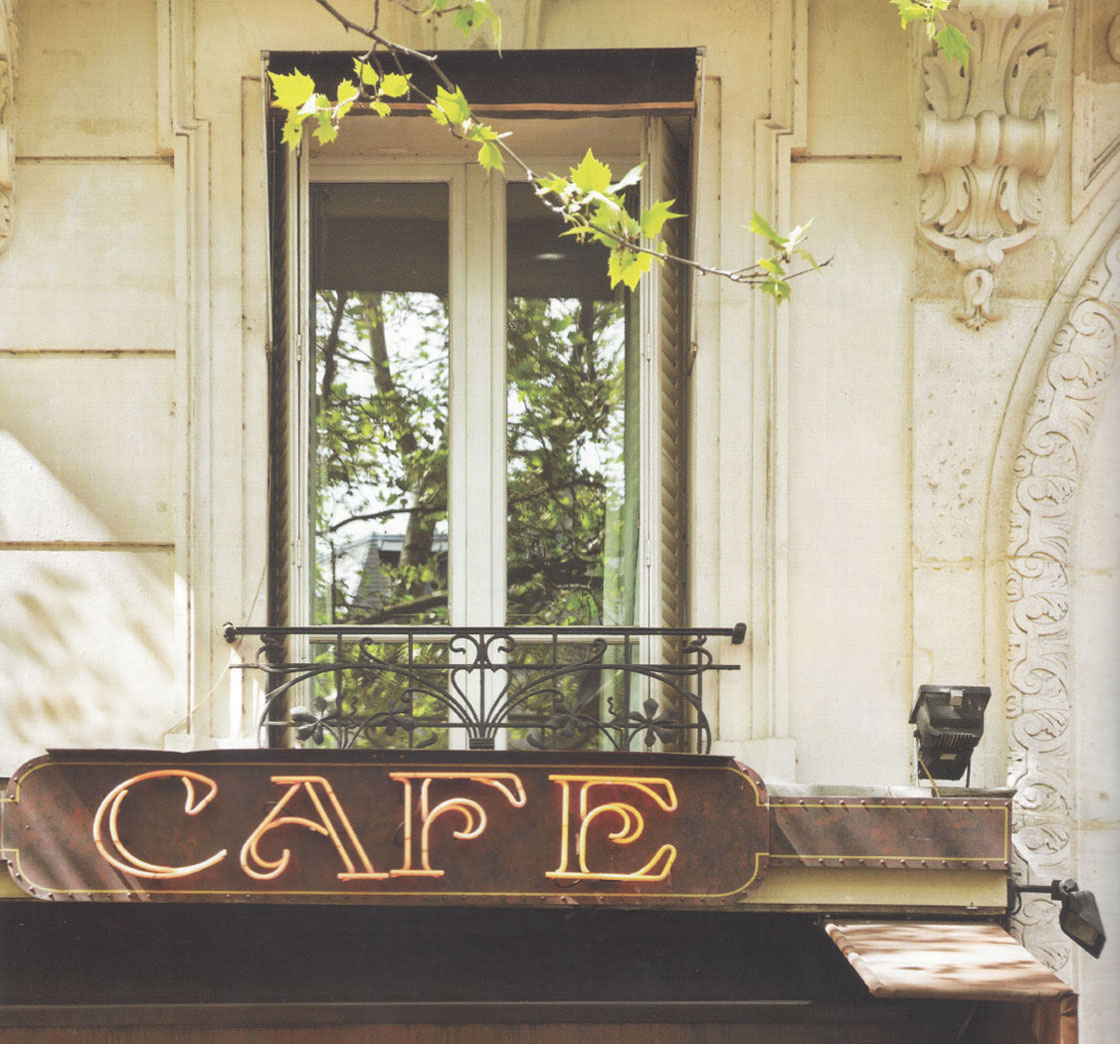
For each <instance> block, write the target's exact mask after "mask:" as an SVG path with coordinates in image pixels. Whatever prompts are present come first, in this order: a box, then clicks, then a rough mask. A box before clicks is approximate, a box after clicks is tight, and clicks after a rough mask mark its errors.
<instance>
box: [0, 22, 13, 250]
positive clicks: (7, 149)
mask: <svg viewBox="0 0 1120 1044" xmlns="http://www.w3.org/2000/svg"><path fill="white" fill-rule="evenodd" d="M15 94H16V26H15V19H14V17H13V11H12V2H11V0H0V250H3V249H4V247H6V246H7V245H8V240H10V239H11V238H12V223H13V221H14V219H15V218H14V214H13V210H14V206H15V199H14V197H15V167H16V155H15V152H16V142H15V130H14V123H15V108H16V101H15Z"/></svg>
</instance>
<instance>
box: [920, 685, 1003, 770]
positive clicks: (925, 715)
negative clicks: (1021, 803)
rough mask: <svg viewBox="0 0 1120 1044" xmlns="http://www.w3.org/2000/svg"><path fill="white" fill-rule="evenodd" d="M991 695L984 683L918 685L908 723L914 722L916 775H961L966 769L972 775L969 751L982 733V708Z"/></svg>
mask: <svg viewBox="0 0 1120 1044" xmlns="http://www.w3.org/2000/svg"><path fill="white" fill-rule="evenodd" d="M991 696H992V690H991V689H990V688H988V686H986V685H923V686H922V687H921V688H920V689H918V699H917V700H916V701H915V703H914V709H913V710H912V711H910V724H911V725H916V726H917V728H916V729H915V730H914V738H915V739H916V740H917V741H918V778H919V779H931V780H932V779H960V778H961V776H963V775H964V774H965V773H966V772H968V773H969V775H970V776H971V771H970V770H971V765H972V752H973V750H974V749H975V748H976V744H977V743H979V742H980V737H981V736H983V735H984V708H986V707H987V706H988V700H989V699H991ZM966 785H967V781H966Z"/></svg>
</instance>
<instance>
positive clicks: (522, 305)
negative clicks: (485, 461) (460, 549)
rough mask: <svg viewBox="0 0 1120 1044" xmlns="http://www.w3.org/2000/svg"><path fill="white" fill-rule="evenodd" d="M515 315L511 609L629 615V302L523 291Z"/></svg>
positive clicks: (515, 617)
mask: <svg viewBox="0 0 1120 1044" xmlns="http://www.w3.org/2000/svg"><path fill="white" fill-rule="evenodd" d="M507 322H508V325H507V367H508V381H509V388H508V404H507V410H508V422H507V449H506V452H507V457H508V466H507V475H508V494H507V512H508V534H507V542H508V566H507V580H508V585H509V586H508V612H507V619H508V621H509V622H510V623H518V624H520V623H545V624H581V623H582V624H595V623H603V622H612V623H626V622H631V619H632V589H633V583H632V580H630V579H628V578H627V574H628V573H629V572H632V570H630V569H628V568H627V565H628V564H629V565H632V563H628V562H626V561H624V560H627V559H628V558H629V554H628V549H627V546H626V545H627V543H628V541H627V540H626V539H625V532H624V531H625V529H626V525H627V521H628V519H627V515H626V510H625V509H626V504H625V500H626V493H627V489H626V487H627V475H628V473H629V472H631V471H633V470H634V466H635V465H636V461H628V460H627V459H626V455H627V454H626V451H627V449H628V448H629V445H630V443H633V451H634V452H636V448H637V444H636V439H633V438H630V439H628V438H627V432H626V423H627V417H626V414H627V410H626V401H625V400H626V384H627V381H626V373H625V369H626V368H625V361H626V360H625V356H626V343H625V341H626V337H625V316H624V306H623V305H622V304H621V303H618V302H613V301H593V300H584V301H576V300H558V299H555V298H552V299H539V298H524V297H515V298H511V299H510V301H509V302H508V311H507ZM635 434H636V433H635ZM635 507H636V505H634V504H631V505H630V508H631V512H633V510H634V508H635ZM632 521H633V522H634V523H635V524H636V515H635V516H634V519H633V520H632ZM628 601H629V602H630V604H629V605H627V604H626V603H627V602H628Z"/></svg>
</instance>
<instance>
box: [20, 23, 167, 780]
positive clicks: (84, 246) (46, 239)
mask: <svg viewBox="0 0 1120 1044" xmlns="http://www.w3.org/2000/svg"><path fill="white" fill-rule="evenodd" d="M17 32H18V46H19V50H18V58H19V60H18V65H17V74H18V79H17V81H16V82H17V84H18V89H17V93H16V103H15V106H14V111H15V112H16V114H17V115H16V118H15V120H14V126H15V136H14V139H15V140H14V144H15V153H16V157H17V159H16V164H15V170H16V173H15V179H14V180H15V184H16V186H17V202H16V206H15V222H14V226H13V235H12V238H11V240H10V242H8V244H7V247H6V249H5V250H4V251H3V252H2V253H0V490H2V493H0V661H2V663H3V668H2V669H0V765H2V768H0V771H5V772H6V771H10V770H11V769H12V768H14V767H15V765H17V764H19V763H20V762H21V761H22V760H24V759H25V758H28V757H31V756H33V755H35V754H38V753H40V752H41V751H42V750H43V749H44V748H46V747H47V746H83V745H87V744H97V745H102V746H127V745H148V744H152V743H155V744H159V743H161V742H162V736H163V733H164V732H165V731H166V730H167V729H169V728H171V727H172V726H173V725H174V724H175V721H176V719H177V718H178V717H180V716H181V715H182V714H183V713H184V711H185V703H184V702H183V700H182V697H181V695H180V694H178V693H177V691H176V688H175V686H174V683H173V676H174V666H173V662H174V659H175V652H174V649H173V628H172V619H173V607H172V597H173V596H172V591H173V586H174V581H173V574H174V567H173V561H172V558H173V550H174V540H175V537H174V527H175V522H174V517H173V516H174V504H175V489H174V478H173V471H174V469H173V461H174V458H175V453H176V450H175V445H174V440H173V422H172V415H173V413H174V408H175V407H174V391H173V388H174V373H175V359H174V353H173V347H174V342H173V326H174V300H175V285H174V278H173V252H174V239H173V234H172V223H171V219H170V216H169V215H170V210H171V188H172V179H173V170H172V166H171V162H170V157H169V156H166V155H161V154H160V151H159V148H158V144H157V134H156V108H157V98H156V50H157V49H156V14H155V9H154V7H153V6H152V5H149V4H139V3H126V2H119V3H104V4H88V3H79V2H61V3H58V4H34V3H30V4H24V5H22V8H21V10H20V12H19V19H18V29H17ZM78 85H80V87H79V86H78ZM76 89H78V90H79V91H80V104H77V103H76V101H75V90H76Z"/></svg>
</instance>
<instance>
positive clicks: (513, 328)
mask: <svg viewBox="0 0 1120 1044" xmlns="http://www.w3.org/2000/svg"><path fill="white" fill-rule="evenodd" d="M625 312H626V306H625V305H624V304H622V303H618V302H613V301H593V300H590V299H587V300H584V301H578V300H575V299H564V300H560V299H555V298H554V299H540V298H521V297H518V298H513V299H511V300H510V301H509V303H508V313H507V324H508V325H507V341H508V355H507V365H508V389H507V404H506V405H507V411H508V425H507V445H506V452H507V456H508V467H507V486H508V502H507V510H508V534H507V546H508V564H507V578H508V585H509V586H508V602H509V610H508V622H510V623H517V624H521V623H545V624H559V625H565V624H597V623H601V622H607V623H630V622H633V599H634V595H633V592H634V580H633V577H634V569H633V565H634V548H635V547H636V526H637V514H636V511H637V508H636V496H635V490H634V489H633V488H632V487H633V483H634V481H636V453H637V441H636V439H637V436H636V424H635V423H634V417H635V411H636V402H634V401H633V399H634V396H633V394H632V393H631V394H630V399H631V402H630V403H629V404H628V402H627V385H628V384H629V383H631V380H630V375H628V373H627V369H628V368H627V365H626V363H627V358H626V357H627V354H628V347H629V349H630V350H632V348H633V346H632V345H629V346H628V338H627V335H626V326H627V323H626V315H625ZM315 334H316V337H315V341H316V370H315V381H316V387H315V396H316V402H315V409H314V416H315V424H314V429H313V432H312V439H313V461H314V467H315V472H314V475H313V487H314V496H313V500H312V505H311V510H312V512H313V519H312V524H313V527H314V531H315V535H316V537H315V587H314V597H315V606H314V620H315V622H316V623H338V624H347V623H350V624H354V623H369V624H376V623H388V622H411V623H436V622H447V619H448V616H447V612H448V610H447V417H448V313H447V305H446V301H445V299H443V298H441V297H439V296H437V295H435V294H430V293H421V292H403V291H381V292H369V291H363V292H357V291H349V292H347V291H337V290H320V291H318V292H317V295H316V316H315ZM631 369H632V368H631ZM495 623H496V624H500V623H501V621H495ZM564 648H565V654H564V659H565V660H569V658H570V659H576V660H578V659H581V658H583V657H585V656H586V655H587V654H588V652H589V650H588V649H587V647H585V646H583V645H582V644H577V645H566V644H565V647H564ZM414 652H415V653H416V654H418V655H423V657H424V658H425V659H426V660H428V662H443V663H446V662H447V656H448V649H447V647H446V645H428V646H424V647H416V648H415V649H414ZM340 654H341V656H342V658H343V659H345V660H347V661H348V662H351V663H355V664H360V663H361V662H362V661H363V658H364V656H365V655H366V654H369V655H373V656H375V657H377V658H378V659H381V660H384V661H388V662H389V663H398V664H402V665H403V662H402V661H401V659H400V657H402V656H403V655H404V647H403V646H402V645H396V644H394V643H392V642H383V643H377V644H376V645H373V646H366V647H365V648H362V647H359V646H352V647H348V648H346V649H343V650H340V649H338V648H336V647H334V646H332V647H331V648H330V650H329V651H328V650H327V649H324V650H323V653H322V655H323V657H325V660H324V662H329V661H332V660H333V659H334V658H335V657H337V656H339V655H340ZM544 654H545V650H544V649H536V648H535V647H534V646H532V645H529V646H519V647H518V648H517V650H516V652H514V651H513V650H511V667H513V666H514V663H515V662H516V663H524V664H525V665H529V664H533V663H537V664H539V665H540V666H541V667H543V661H542V660H541V656H542V655H544ZM607 659H608V661H609V660H610V659H611V657H610V656H609V655H608V657H607ZM538 669H539V668H538ZM533 674H534V672H533V670H532V669H530V671H529V674H527V675H526V674H522V673H521V672H518V675H520V677H518V678H517V684H524V682H525V681H527V680H528V677H529V676H531V675H533ZM340 684H341V686H342V693H341V700H340V694H339V691H338V689H337V686H338V685H340ZM599 685H600V678H599V674H598V672H597V671H591V672H589V673H586V674H578V675H573V676H568V677H564V678H562V679H558V681H557V683H556V685H555V686H554V687H551V688H550V689H549V690H548V691H547V692H542V693H541V694H540V695H538V696H536V697H534V698H533V700H531V701H530V702H529V703H528V704H526V705H523V707H522V708H521V709H522V710H523V711H528V712H530V713H532V714H539V713H541V712H544V713H546V715H549V714H552V713H554V712H555V710H557V709H559V707H560V705H561V704H564V705H567V706H568V707H571V708H573V709H574V708H580V709H582V710H584V711H586V712H590V713H592V714H593V715H594V714H595V710H594V708H595V706H596V704H597V703H598V701H599V700H600V699H603V698H604V697H605V695H606V694H605V693H602V692H601V691H600V689H599ZM615 695H619V694H615ZM558 700H559V701H560V702H559V703H557V702H556V701H558ZM336 701H337V702H336ZM312 703H313V705H314V706H313V707H312V708H311V710H312V711H314V714H313V716H318V715H322V714H327V715H328V717H329V714H330V713H332V712H333V711H337V712H340V713H342V714H343V715H345V716H348V717H349V716H353V715H358V716H369V720H370V722H371V724H374V725H377V726H382V725H385V724H389V725H390V726H392V724H393V722H394V721H396V722H397V724H398V730H393V729H392V728H390V731H389V732H388V733H385V732H384V731H382V730H381V729H380V728H378V729H376V730H375V731H370V732H367V733H365V734H363V735H361V736H360V737H358V739H357V742H358V743H359V744H360V745H362V746H367V745H373V746H399V745H401V744H402V740H403V739H404V736H403V734H402V732H401V731H399V727H400V726H404V725H405V724H406V723H407V722H409V721H414V720H415V719H423V720H426V721H427V722H428V723H429V724H436V723H438V722H441V721H443V722H446V720H447V713H446V710H445V708H443V707H442V706H441V705H440V702H439V701H438V699H437V698H435V697H433V696H431V695H430V694H421V693H419V692H416V691H414V690H413V689H412V688H411V687H410V684H409V682H408V680H407V678H406V676H404V675H403V674H398V673H395V672H393V671H392V670H389V671H386V670H375V669H370V670H368V671H367V670H363V669H358V670H353V669H351V670H347V671H345V672H341V673H339V674H335V672H331V673H330V674H324V675H322V676H320V678H319V680H318V682H317V683H316V685H315V693H314V696H313V697H312ZM515 721H516V717H515ZM406 731H407V730H406ZM394 732H395V735H394ZM522 732H523V730H522V729H521V728H517V729H515V735H514V736H513V737H511V738H512V740H513V742H514V743H515V744H517V743H518V742H524V737H523V735H522ZM319 737H320V738H322V739H323V740H324V741H325V742H327V743H328V744H331V743H332V740H331V738H330V733H329V728H328V729H327V730H325V731H324V730H320V732H319ZM433 738H434V734H433V733H432V732H430V731H428V730H423V731H421V732H419V733H416V734H414V735H412V736H411V737H410V739H411V742H414V743H415V742H424V743H427V742H430V741H432V740H433ZM542 738H543V739H544V740H545V741H546V742H547V743H550V744H551V743H553V742H559V743H560V744H561V745H564V746H571V745H576V746H581V745H584V744H586V743H588V742H594V738H595V737H594V736H593V735H592V734H590V733H585V732H584V730H582V729H580V730H577V731H575V732H573V731H572V730H571V729H570V727H569V728H568V729H567V730H565V731H564V732H563V734H559V733H556V732H551V733H550V734H548V735H545V736H543V737H542ZM438 742H440V744H441V745H443V744H444V742H445V740H444V739H443V737H440V739H439V741H438ZM408 744H409V741H408V740H405V745H408Z"/></svg>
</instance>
